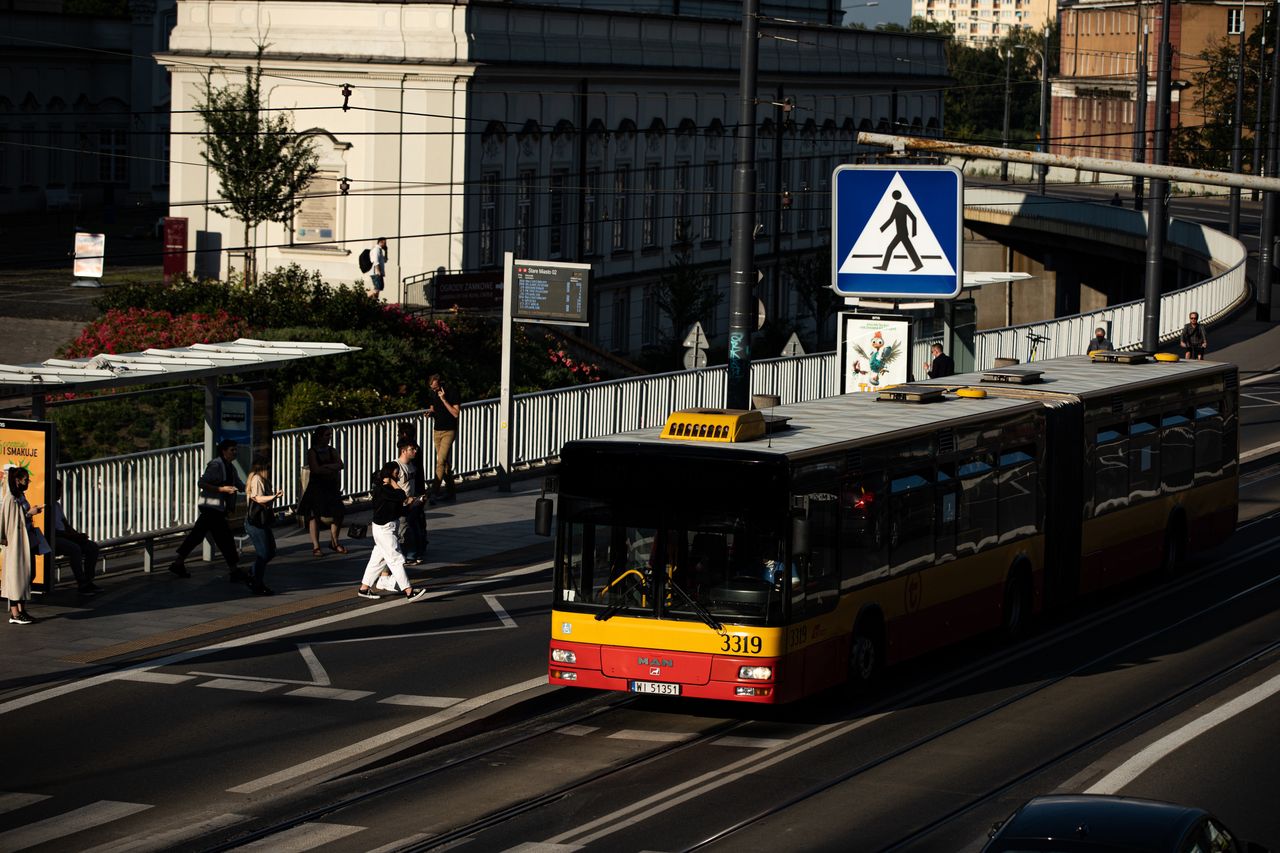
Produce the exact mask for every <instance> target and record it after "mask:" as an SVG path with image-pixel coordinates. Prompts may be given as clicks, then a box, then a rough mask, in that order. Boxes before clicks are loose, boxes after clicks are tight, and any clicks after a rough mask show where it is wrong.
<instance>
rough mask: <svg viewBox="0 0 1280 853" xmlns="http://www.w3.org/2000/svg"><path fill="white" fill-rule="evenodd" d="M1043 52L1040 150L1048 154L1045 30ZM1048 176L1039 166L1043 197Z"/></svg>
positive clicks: (1045, 166) (1041, 62) (1047, 44)
mask: <svg viewBox="0 0 1280 853" xmlns="http://www.w3.org/2000/svg"><path fill="white" fill-rule="evenodd" d="M1045 32H1046V35H1045V39H1044V50H1042V51H1041V53H1040V150H1041V151H1044V152H1045V153H1046V154H1047V153H1048V152H1049V37H1048V35H1047V33H1048V30H1045ZM1048 176H1049V167H1048V166H1047V165H1045V164H1043V163H1041V164H1040V186H1039V187H1038V191H1039V193H1040V195H1044V184H1045V181H1046V180H1047V179H1048Z"/></svg>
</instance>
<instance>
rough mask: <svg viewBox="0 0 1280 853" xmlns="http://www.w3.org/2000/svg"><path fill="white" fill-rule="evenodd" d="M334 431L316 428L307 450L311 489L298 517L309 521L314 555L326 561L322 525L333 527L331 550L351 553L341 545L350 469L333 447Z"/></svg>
mask: <svg viewBox="0 0 1280 853" xmlns="http://www.w3.org/2000/svg"><path fill="white" fill-rule="evenodd" d="M332 442H333V430H332V429H331V428H329V427H327V426H322V427H316V429H315V431H314V432H312V433H311V447H310V449H309V450H307V472H308V474H309V478H308V480H307V488H306V490H305V491H304V492H303V493H302V499H301V500H300V501H298V513H299V514H300V515H301V516H302V517H303V518H305V519H306V520H307V526H308V528H309V529H310V531H311V554H312V556H315V557H323V556H324V552H323V551H321V550H320V523H321V522H324V523H327V524H328V525H329V548H330V550H332V551H335V552H337V553H339V554H345V553H347V549H346V548H345V547H343V545H342V544H341V543H340V542H339V541H338V531H339V530H340V529H341V527H342V515H343V512H344V507H343V505H342V469H343V468H345V467H346V466H345V465H344V464H343V462H342V457H341V456H339V455H338V451H337V450H336V449H335V448H334V446H333V443H332Z"/></svg>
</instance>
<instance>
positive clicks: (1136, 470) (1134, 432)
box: [1129, 418, 1160, 501]
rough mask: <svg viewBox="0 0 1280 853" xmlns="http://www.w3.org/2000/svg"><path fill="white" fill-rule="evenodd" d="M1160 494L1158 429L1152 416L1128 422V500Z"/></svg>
mask: <svg viewBox="0 0 1280 853" xmlns="http://www.w3.org/2000/svg"><path fill="white" fill-rule="evenodd" d="M1158 494H1160V430H1158V429H1157V428H1156V422H1155V419H1153V418H1141V419H1138V420H1135V421H1134V422H1133V423H1131V424H1129V500H1130V501H1136V500H1139V499H1141V498H1152V497H1155V496H1156V495H1158Z"/></svg>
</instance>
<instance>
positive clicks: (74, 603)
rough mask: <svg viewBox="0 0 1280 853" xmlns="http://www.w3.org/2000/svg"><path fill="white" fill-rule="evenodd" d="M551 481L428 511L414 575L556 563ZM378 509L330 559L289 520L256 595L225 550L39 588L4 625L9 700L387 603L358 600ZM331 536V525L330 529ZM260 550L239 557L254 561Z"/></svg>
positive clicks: (448, 577) (0, 648) (0, 660)
mask: <svg viewBox="0 0 1280 853" xmlns="http://www.w3.org/2000/svg"><path fill="white" fill-rule="evenodd" d="M540 485H541V482H540V481H538V480H528V481H523V482H517V483H516V484H514V486H513V490H512V491H511V492H500V491H498V490H497V489H496V488H495V487H493V486H489V487H486V488H483V489H477V490H472V491H461V492H459V493H458V499H457V501H456V502H453V503H441V504H438V505H436V506H434V507H428V508H427V529H428V533H429V535H430V537H431V544H430V546H429V548H428V549H427V554H428V556H427V560H426V562H425V563H423V564H422V565H420V566H414V567H409V568H408V569H407V571H408V573H409V578H410V580H412V581H413V582H414V583H415V584H419V583H422V584H424V585H425V586H426V587H427V588H428V589H430V588H433V587H437V586H441V585H442V583H443V582H447V583H449V584H453V583H456V582H458V581H460V580H465V579H467V578H469V577H472V576H477V577H478V576H482V575H489V574H493V573H494V572H496V571H501V570H503V569H505V568H514V567H516V566H519V565H527V564H529V563H532V562H538V561H541V560H549V559H550V558H551V554H552V543H551V540H550V539H547V538H543V537H540V536H537V535H535V534H534V532H533V507H534V501H535V500H536V499H537V498H538V497H539V495H540V494H541V492H540ZM369 515H370V513H369V512H368V511H365V512H360V513H357V514H355V515H352V516H349V517H348V518H347V519H346V521H345V522H344V524H343V536H344V538H343V540H342V543H343V544H344V545H345V546H346V547H347V548H348V549H350V553H349V554H346V555H342V554H335V553H333V552H332V551H330V550H329V549H328V548H327V547H326V548H325V556H324V557H321V558H317V557H313V556H312V555H311V542H310V539H309V537H308V536H307V533H306V531H305V529H302V528H299V527H297V526H296V525H294V524H293V522H289V523H287V524H285V525H282V526H281V527H279V528H277V529H276V541H277V544H278V546H279V554H278V556H277V557H276V558H275V559H274V560H273V561H272V562H271V563H270V565H268V567H267V583H268V585H269V586H270V587H271V588H272V589H274V590H275V591H276V595H273V596H260V595H253V594H252V593H250V592H249V591H248V589H247V588H246V587H245V585H244V584H240V583H230V582H228V580H227V572H226V566H225V564H223V562H222V560H221V558H220V557H218V555H217V553H216V552H215V554H214V562H212V563H203V562H201V561H200V560H198V559H195V560H192V559H188V561H187V568H188V569H189V570H190V571H191V577H190V578H178V577H175V576H174V575H172V574H170V573H169V572H168V571H167V570H166V567H167V566H168V565H169V562H170V560H171V557H172V554H171V553H170V552H157V554H156V566H157V570H156V571H154V572H153V573H151V574H149V575H147V574H143V573H141V572H139V571H123V572H122V571H120V569H118V568H112V562H109V563H108V573H107V574H106V575H105V576H99V577H97V578H95V583H97V584H98V586H99V587H101V588H102V592H101V593H100V594H99V595H97V596H95V597H93V598H88V599H83V600H81V599H79V597H78V596H77V595H76V592H75V588H74V584H68V583H65V582H64V583H63V584H61V585H60V586H59V588H58V589H57V590H56V591H55V592H53V593H52V594H50V595H37V596H36V597H35V598H34V600H33V601H32V602H31V612H32V615H34V616H35V617H36V618H37V619H38V620H40V621H39V622H37V623H36V624H35V625H31V626H26V627H23V626H18V625H9V624H7V619H6V622H5V624H4V625H3V626H2V627H3V629H7V630H4V633H3V640H0V671H2V672H3V673H4V675H3V676H0V697H3V696H5V695H11V694H12V693H13V692H14V691H22V690H25V689H28V688H30V687H32V686H34V685H37V684H42V683H47V682H49V681H52V680H61V679H64V678H73V677H80V676H84V675H88V674H91V673H94V672H96V671H98V670H100V669H101V668H102V667H103V666H104V665H106V664H111V665H119V664H121V663H123V662H126V661H133V660H141V659H145V658H149V657H153V656H156V655H158V654H160V653H161V652H168V651H173V650H175V649H179V648H185V647H198V646H204V645H209V644H211V643H214V642H217V641H219V640H222V639H226V638H227V637H230V636H238V635H244V634H247V633H253V632H256V631H258V630H262V629H264V628H266V627H267V626H279V625H282V624H288V623H289V622H297V621H302V620H303V619H304V618H307V617H312V616H316V615H319V614H320V613H324V612H333V611H339V610H346V609H349V608H354V607H369V606H377V605H376V602H370V601H367V600H365V599H361V598H357V597H356V588H357V586H358V584H359V581H360V575H361V573H362V572H363V570H364V566H365V563H366V562H367V561H368V559H369V552H370V550H371V547H372V539H370V538H369V537H367V536H366V537H365V538H364V539H360V540H357V541H354V542H352V541H349V540H347V539H346V538H345V535H346V527H347V526H348V525H350V524H351V523H352V522H359V523H367V522H368V520H369ZM321 541H322V543H324V544H326V545H327V534H322V538H321ZM252 559H253V556H252V551H249V552H248V553H246V554H244V555H243V556H242V557H241V559H240V565H241V567H242V568H246V569H247V568H248V567H249V565H250V564H251V563H252ZM113 562H115V563H116V564H117V565H120V566H128V565H130V564H137V563H138V562H140V561H139V557H138V555H137V554H136V553H135V554H125V555H121V556H119V557H116V558H115V559H114V561H113Z"/></svg>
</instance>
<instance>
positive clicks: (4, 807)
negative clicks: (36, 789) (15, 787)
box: [0, 793, 49, 814]
mask: <svg viewBox="0 0 1280 853" xmlns="http://www.w3.org/2000/svg"><path fill="white" fill-rule="evenodd" d="M47 799H49V795H48V794H8V793H6V794H0V814H4V813H5V812H12V811H17V810H18V809H24V808H26V807H27V806H30V805H34V804H35V803H38V802H40V801H41V800H47Z"/></svg>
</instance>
